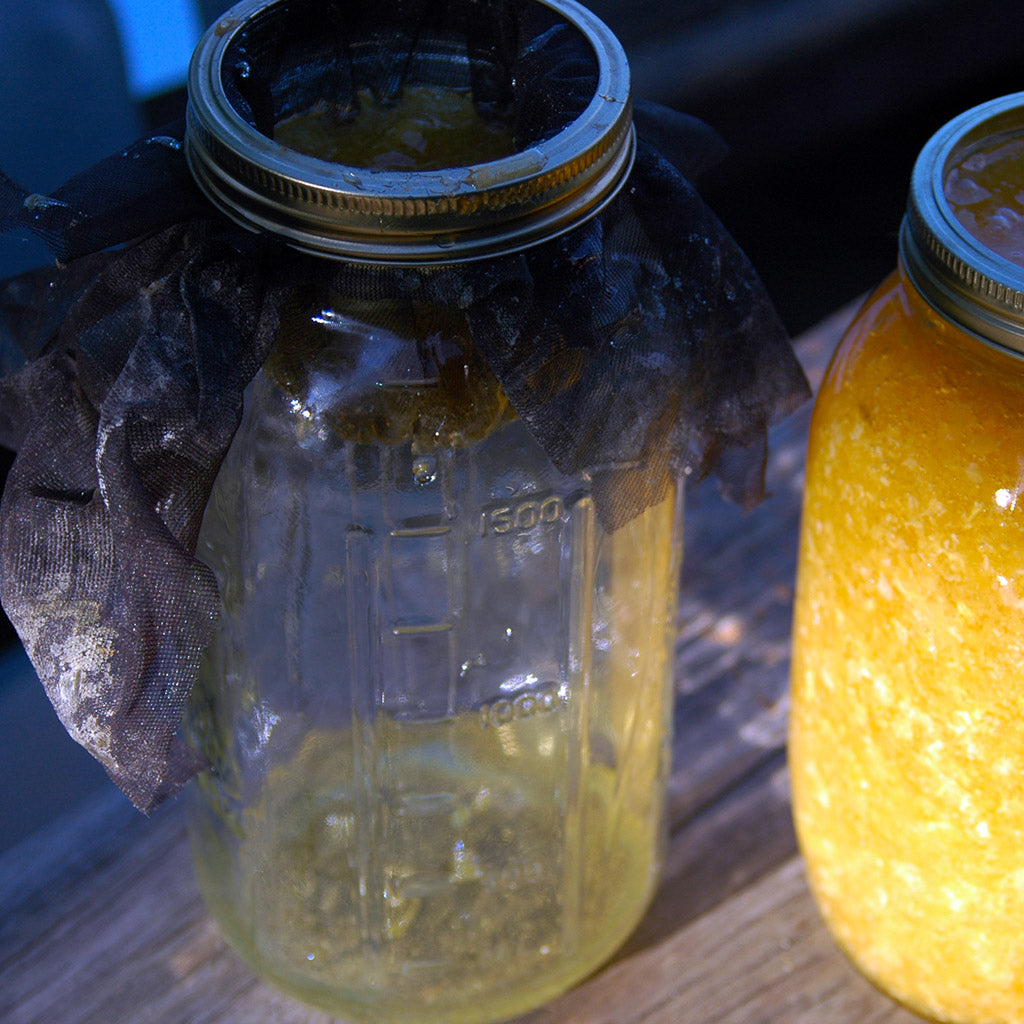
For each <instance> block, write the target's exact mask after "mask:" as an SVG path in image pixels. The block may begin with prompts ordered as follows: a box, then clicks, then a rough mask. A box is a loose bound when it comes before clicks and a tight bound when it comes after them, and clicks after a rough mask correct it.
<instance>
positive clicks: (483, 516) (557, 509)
mask: <svg viewBox="0 0 1024 1024" xmlns="http://www.w3.org/2000/svg"><path fill="white" fill-rule="evenodd" d="M564 511H565V507H564V505H563V504H562V499H561V498H559V497H558V496H557V495H552V496H551V497H550V498H545V499H544V500H543V501H537V500H530V501H522V502H520V503H519V504H518V505H503V506H501V507H500V508H491V509H485V510H484V511H483V512H481V513H480V536H481V537H486V536H487V535H488V534H490V533H499V534H501V533H528V532H529V531H530V530H533V529H536V527H538V526H540V525H542V524H543V523H555V522H557V521H558V520H559V519H561V518H562V513H563V512H564Z"/></svg>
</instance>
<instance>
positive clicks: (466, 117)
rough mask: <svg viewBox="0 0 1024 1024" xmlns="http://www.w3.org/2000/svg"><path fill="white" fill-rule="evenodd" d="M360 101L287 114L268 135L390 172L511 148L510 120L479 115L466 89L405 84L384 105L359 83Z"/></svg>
mask: <svg viewBox="0 0 1024 1024" xmlns="http://www.w3.org/2000/svg"><path fill="white" fill-rule="evenodd" d="M358 100H359V105H358V110H355V111H351V112H348V111H345V112H341V111H339V110H337V109H336V108H334V107H331V106H327V105H319V106H316V107H313V108H312V109H310V110H306V111H302V112H301V113H298V114H293V115H292V116H291V117H289V118H286V119H285V120H284V121H282V122H281V123H280V124H278V125H277V126H276V128H275V129H274V139H275V140H276V141H277V142H280V143H281V144H282V145H284V146H287V147H288V148H289V149H294V150H295V151H296V152H298V153H305V154H307V155H308V156H315V157H318V158H319V159H321V160H329V161H331V163H336V164H344V165H345V166H348V167H365V168H371V169H374V170H389V171H431V170H442V169H444V168H446V167H463V166H469V165H473V164H482V163H487V162H489V161H491V160H499V159H501V158H502V157H506V156H509V155H510V154H512V153H514V152H515V146H514V143H513V139H512V132H511V128H510V126H509V124H508V121H507V120H506V119H504V118H496V117H486V116H484V115H483V114H481V113H480V112H479V111H478V110H477V108H476V106H475V104H474V103H473V96H472V94H471V92H470V91H469V89H450V88H442V87H441V86H436V85H409V86H406V87H405V88H404V89H403V90H402V94H401V96H400V97H399V99H398V100H396V101H394V102H387V103H386V102H382V101H380V100H377V99H375V98H374V97H373V95H372V94H371V93H370V92H369V90H367V89H362V90H360V92H359V95H358Z"/></svg>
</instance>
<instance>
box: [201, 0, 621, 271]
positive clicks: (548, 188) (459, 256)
mask: <svg viewBox="0 0 1024 1024" xmlns="http://www.w3.org/2000/svg"><path fill="white" fill-rule="evenodd" d="M529 2H530V3H533V4H538V5H540V6H542V7H544V8H548V9H550V11H551V12H553V13H554V14H555V15H556V16H558V17H560V18H562V19H564V21H565V22H566V23H567V24H568V25H569V27H570V28H572V29H573V30H575V31H576V32H578V33H581V34H582V36H583V38H584V39H585V40H586V42H587V43H588V44H589V46H590V48H591V49H592V51H593V54H594V57H595V64H594V66H595V69H596V73H597V78H596V86H595V88H594V91H593V95H592V96H591V98H590V101H589V103H588V105H587V106H586V108H585V109H584V110H583V112H582V113H581V114H579V115H578V116H577V117H576V118H575V119H574V120H573V121H571V122H570V123H569V124H567V125H565V126H564V127H563V128H562V129H561V130H560V131H558V132H557V133H556V134H554V135H553V136H552V137H550V138H548V139H545V140H542V141H540V142H538V143H537V144H536V145H532V146H529V147H528V148H525V149H523V150H521V151H518V152H515V153H513V154H511V155H509V156H505V157H502V158H500V159H497V160H490V161H487V162H483V163H479V164H474V165H470V166H464V167H454V168H446V169H443V170H411V171H405V170H401V171H391V170H388V171H383V170H377V169H367V168H362V167H350V166H346V165H342V164H335V163H331V162H329V161H327V160H322V159H319V158H317V157H314V156H309V155H306V154H303V153H299V152H297V151H295V150H292V149H288V148H286V147H285V146H283V145H281V144H280V143H278V142H275V141H274V140H273V139H271V138H269V137H268V136H266V135H264V134H262V133H261V132H260V131H258V130H257V129H256V128H255V127H254V126H253V125H252V124H250V123H249V121H248V120H246V118H245V117H243V116H242V114H241V113H240V112H239V110H238V109H237V108H236V107H235V105H234V104H233V103H232V100H231V98H230V97H229V95H228V92H227V90H226V88H225V85H224V76H223V63H224V61H225V59H226V55H227V54H228V53H229V52H230V48H231V47H232V44H233V43H234V42H235V41H236V40H237V39H238V38H239V33H241V32H243V31H246V30H247V29H251V28H252V26H253V25H257V26H258V25H259V24H260V21H261V19H263V20H265V19H267V18H268V16H270V17H272V16H274V15H277V16H286V15H287V14H288V13H289V6H290V0H242V2H241V3H238V4H236V5H235V6H234V7H232V8H231V9H230V10H229V11H228V12H227V13H226V14H225V15H224V16H223V17H221V18H220V19H219V20H218V21H217V22H216V23H215V24H214V25H212V26H211V27H210V29H209V30H208V31H207V32H206V34H205V35H204V36H203V38H202V39H201V40H200V42H199V44H198V45H197V47H196V49H195V52H194V53H193V57H192V61H191V64H190V68H189V78H188V88H189V102H188V109H187V125H186V138H185V154H186V159H187V161H188V164H189V167H190V169H191V171H192V175H193V177H194V178H195V180H196V182H197V184H198V185H199V188H200V189H201V190H202V192H203V193H204V194H205V195H206V196H207V198H208V199H210V200H211V201H212V202H213V204H214V205H215V206H217V207H218V208H219V209H220V210H221V211H222V212H223V213H225V214H226V215H227V216H228V217H230V218H231V219H233V220H235V221H236V222H237V223H239V224H241V225H243V226H244V227H246V228H248V229H250V230H253V231H269V232H273V233H274V234H276V235H278V236H280V237H282V238H284V239H285V240H286V241H287V242H288V243H289V244H290V245H292V246H293V247H295V248H298V249H302V250H305V251H309V252H313V253H316V254H318V255H322V256H329V257H334V258H338V259H346V260H354V261H360V262H373V263H391V264H405V265H422V264H425V263H426V264H429V263H451V262H457V261H462V260H470V259H477V258H480V257H483V256H493V255H499V254H504V253H510V252H516V251H519V250H522V249H524V248H527V247H529V246H533V245H537V244H539V243H541V242H544V241H547V240H549V239H551V238H553V237H556V236H557V235H560V234H562V233H564V232H565V231H568V230H570V229H571V228H573V227H575V226H577V225H578V224H580V223H582V222H584V221H585V220H588V219H590V218H591V217H593V216H594V215H595V214H596V213H597V212H599V211H600V210H601V209H602V208H603V207H604V206H605V205H606V204H607V203H609V202H610V201H611V200H612V199H613V198H614V196H615V195H616V194H617V193H618V191H619V190H620V189H621V187H622V185H623V184H624V183H625V180H626V178H627V177H628V175H629V172H630V170H631V168H632V164H633V159H634V153H635V139H634V131H633V124H632V96H631V88H630V76H629V65H628V61H627V59H626V55H625V52H624V51H623V49H622V46H621V44H620V43H619V41H618V40H617V38H616V37H615V35H614V34H613V33H612V32H611V30H610V29H609V28H608V27H607V26H606V25H605V24H604V23H603V22H602V21H601V20H600V19H599V18H597V17H596V16H595V15H593V14H592V13H591V12H590V11H588V10H587V9H586V8H585V7H583V6H582V5H581V4H579V3H577V2H576V0H529Z"/></svg>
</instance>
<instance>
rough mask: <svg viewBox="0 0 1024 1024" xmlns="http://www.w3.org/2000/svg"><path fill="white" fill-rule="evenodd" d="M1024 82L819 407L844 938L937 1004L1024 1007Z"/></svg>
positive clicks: (825, 715) (812, 692)
mask: <svg viewBox="0 0 1024 1024" xmlns="http://www.w3.org/2000/svg"><path fill="white" fill-rule="evenodd" d="M1022 197H1024V93H1021V94H1016V95H1012V96H1008V97H1005V98H1002V99H999V100H996V101H993V102H991V103H988V104H985V105H983V106H980V107H977V108H975V109H973V110H970V111H968V112H967V113H965V114H963V115H962V116H960V117H959V118H957V119H955V120H953V121H951V122H950V123H949V124H947V125H946V126H945V127H944V128H942V129H941V130H940V131H939V132H938V133H937V134H936V135H935V136H934V137H933V138H932V139H931V140H930V141H929V142H928V144H927V145H926V146H925V147H924V149H923V151H922V152H921V154H920V156H919V158H918V160H917V162H916V164H915V167H914V171H913V177H912V182H911V191H910V197H909V203H908V210H907V215H906V218H905V220H904V224H903V227H902V232H901V237H900V263H899V268H898V270H897V271H896V272H895V273H894V274H893V275H892V276H891V277H890V278H889V279H888V280H887V281H885V282H884V283H883V284H882V285H881V286H880V288H879V289H878V290H877V291H876V292H875V294H874V295H873V296H872V297H871V298H870V299H869V300H868V302H867V303H866V305H865V306H864V307H863V309H862V310H861V312H860V313H859V315H858V316H857V317H856V319H855V320H854V322H853V324H852V325H851V327H850V328H849V330H848V332H847V333H846V335H845V337H844V339H843V341H842V342H841V344H840V346H839V348H838V350H837V352H836V354H835V356H834V358H833V360H832V363H831V366H830V369H829V371H828V373H827V375H826V378H825V380H824V382H823V384H822V386H821V389H820V392H819V395H818V398H817V402H816V406H815V409H814V416H813V422H812V427H811V437H810V451H809V456H808V468H807V484H806V494H805V505H804V518H803V524H802V534H801V546H800V559H799V570H798V585H797V597H796V612H795V630H794V650H793V670H792V671H793V675H792V688H793V692H792V717H791V736H790V764H791V773H792V782H793V802H794V812H795V819H796V825H797V831H798V835H799V840H800V845H801V849H802V851H803V855H804V858H805V861H806V864H807V869H808V873H809V878H810V883H811V887H812V890H813V892H814V895H815V897H816V899H817V902H818V905H819V906H820V908H821V910H822V913H823V915H824V917H825V920H826V922H827V924H828V926H829V928H830V929H831V931H832V933H833V935H834V936H835V938H836V940H837V941H838V943H839V944H840V946H841V947H842V948H843V949H844V950H845V951H846V952H847V953H848V954H849V956H850V957H851V958H852V959H853V961H854V963H855V964H856V965H857V966H858V967H859V968H860V969H861V970H862V971H863V972H864V973H865V974H866V975H867V976H868V977H869V978H871V979H872V980H873V981H874V982H876V983H877V984H878V985H879V986H881V987H882V988H883V989H885V990H887V991H888V992H889V993H891V994H892V995H893V996H894V997H895V998H896V999H898V1000H901V1001H903V1002H905V1003H906V1004H907V1005H908V1006H910V1007H911V1008H912V1009H914V1010H916V1011H917V1012H919V1013H921V1014H924V1015H926V1016H928V1017H930V1018H934V1019H936V1020H940V1021H948V1022H956V1024H982V1022H985V1024H990V1022H996V1021H998V1022H1011V1021H1021V1020H1024V931H1022V929H1021V920H1022V919H1024V846H1022V844H1021V836H1022V835H1024V786H1022V785H1021V779H1022V777H1024V697H1022V689H1021V685H1020V667H1021V662H1022V653H1024V648H1022V641H1021V637H1022V635H1024V524H1022V521H1021V516H1022V514H1024V502H1021V501H1020V496H1021V494H1022V492H1024V420H1022V417H1021V410H1022V408H1024V201H1022Z"/></svg>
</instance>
